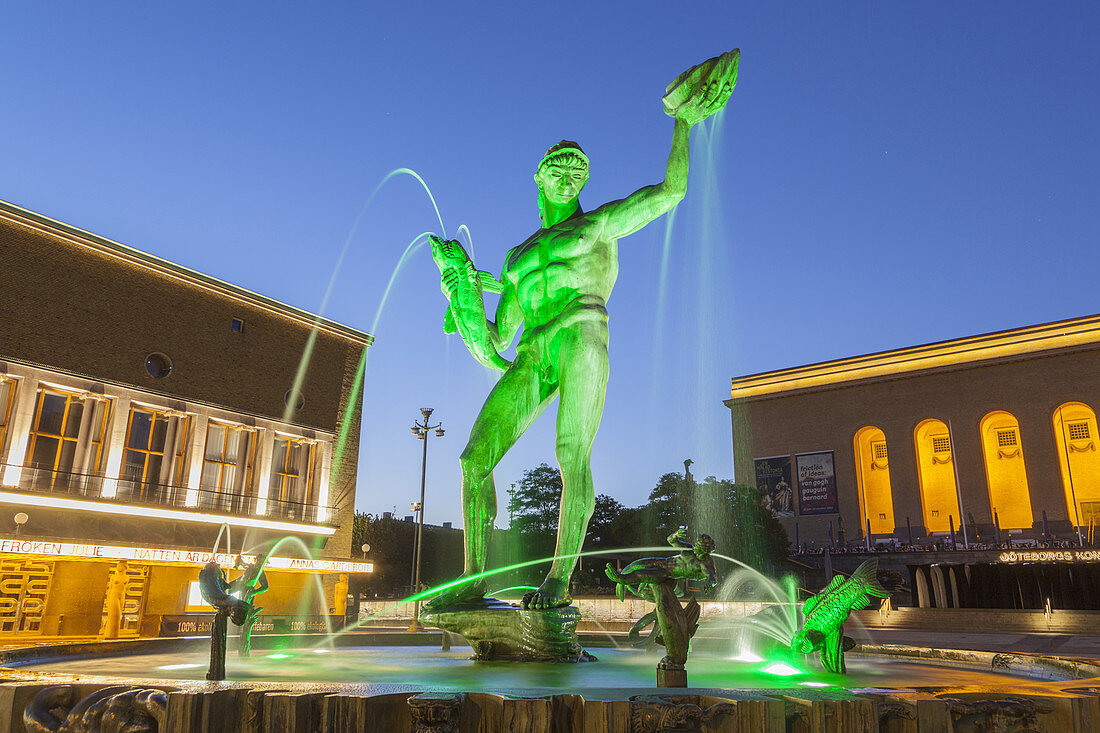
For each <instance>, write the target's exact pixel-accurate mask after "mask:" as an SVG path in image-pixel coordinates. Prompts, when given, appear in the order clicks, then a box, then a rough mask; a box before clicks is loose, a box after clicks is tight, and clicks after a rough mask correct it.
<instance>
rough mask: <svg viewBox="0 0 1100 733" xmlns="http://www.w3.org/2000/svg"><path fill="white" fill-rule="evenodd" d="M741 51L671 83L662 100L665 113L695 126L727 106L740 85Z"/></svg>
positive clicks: (736, 50) (713, 61) (718, 58)
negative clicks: (738, 72) (738, 80)
mask: <svg viewBox="0 0 1100 733" xmlns="http://www.w3.org/2000/svg"><path fill="white" fill-rule="evenodd" d="M740 60H741V51H740V49H736V48H735V49H733V50H732V51H727V52H726V53H724V54H722V55H721V56H715V57H714V58H712V59H707V60H706V61H704V62H703V63H701V64H697V65H696V66H693V67H691V68H690V69H688V70H687V71H685V72H684V73H682V74H680V75H679V76H678V77H676V78H675V79H673V80H672V83H671V84H669V85H668V87H666V88H665V94H664V96H663V97H662V98H661V102H662V103H663V104H664V108H665V114H667V115H669V116H670V117H676V118H678V119H682V120H684V121H685V122H687V123H688V124H691V125H694V124H695V123H697V122H701V121H702V120H705V119H706V118H707V117H710V116H711V115H712V114H714V113H715V112H717V111H718V110H720V109H722V108H723V107H725V106H726V102H728V101H729V98H730V95H731V94H733V88H734V87H735V86H736V85H737V68H738V64H739V63H740Z"/></svg>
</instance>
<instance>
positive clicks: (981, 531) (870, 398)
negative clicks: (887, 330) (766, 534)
mask: <svg viewBox="0 0 1100 733" xmlns="http://www.w3.org/2000/svg"><path fill="white" fill-rule="evenodd" d="M725 404H726V405H727V406H728V407H729V408H730V414H731V420H732V426H733V448H734V470H735V473H736V476H737V478H738V481H740V482H742V483H748V482H750V481H752V482H754V483H756V485H757V486H758V487H760V488H761V489H762V490H763V492H764V494H765V496H766V497H767V498H766V501H770V502H772V504H773V511H776V513H777V515H779V518H780V521H781V522H782V523H783V524H784V525H785V526H786V528H787V530H788V533H789V534H790V536H791V538H792V540H793V541H795V542H796V544H798V545H803V544H805V545H807V546H809V547H818V548H820V547H822V546H825V545H835V544H836V543H837V542H838V540H839V539H840V537H841V536H842V534H843V536H844V537H845V538H846V539H847V540H848V541H851V540H859V541H864V542H868V543H875V542H884V541H890V540H893V541H895V542H898V543H926V542H930V541H936V540H938V539H941V538H945V537H947V536H948V535H951V534H952V533H954V535H955V539H956V541H957V542H959V543H960V544H961V543H962V542H963V532H964V527H963V524H964V523H965V533H966V540H967V541H968V542H971V543H973V542H986V543H992V542H995V541H996V542H1000V543H1005V542H1009V543H1017V544H1025V543H1030V542H1033V541H1034V542H1050V541H1054V540H1058V539H1064V540H1067V541H1072V542H1073V543H1074V544H1075V545H1076V544H1080V543H1082V542H1083V543H1084V544H1089V543H1090V542H1091V538H1092V534H1093V531H1094V529H1095V526H1096V524H1098V523H1100V450H1098V447H1100V446H1098V437H1097V424H1096V413H1095V410H1096V408H1097V405H1098V404H1100V317H1098V316H1090V317H1086V318H1077V319H1071V320H1066V321H1059V322H1056V323H1048V324H1043V325H1038V326H1032V327H1027V328H1019V329H1013V330H1009V331H1002V332H997V333H992V334H985V335H982V336H975V337H969V338H961V339H955V340H951V341H944V342H940V343H934V344H928V345H924V346H916V347H912V348H907V349H898V350H894V351H887V352H882V353H877V354H870V355H866V356H858V357H853V358H850V359H840V360H836V361H830V362H825V363H821V364H813V365H809V366H804V367H796V368H792V369H784V370H779V371H773V372H767V373H763V374H755V375H751V376H745V377H738V378H735V379H734V380H733V383H732V391H731V396H730V399H729V400H728V401H727V402H726V403H725Z"/></svg>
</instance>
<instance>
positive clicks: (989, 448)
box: [978, 410, 1035, 529]
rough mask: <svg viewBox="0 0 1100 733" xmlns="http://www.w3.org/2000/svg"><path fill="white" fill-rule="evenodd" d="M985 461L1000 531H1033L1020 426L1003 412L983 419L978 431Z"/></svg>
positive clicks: (997, 412)
mask: <svg viewBox="0 0 1100 733" xmlns="http://www.w3.org/2000/svg"><path fill="white" fill-rule="evenodd" d="M978 431H979V433H980V434H981V437H982V455H983V456H984V457H985V482H986V484H987V485H988V486H989V506H990V507H992V509H993V511H994V513H995V514H996V516H997V524H998V526H1000V528H1001V529H1031V526H1032V523H1033V522H1034V521H1035V519H1034V517H1033V516H1032V513H1031V493H1030V491H1028V487H1027V472H1026V471H1025V470H1024V448H1023V441H1022V440H1021V439H1020V422H1019V421H1018V420H1017V419H1016V418H1015V417H1014V416H1012V415H1011V414H1009V413H1007V412H1004V411H1002V410H997V411H995V412H991V413H989V414H988V415H986V416H985V417H983V418H982V422H981V424H980V426H979V428H978Z"/></svg>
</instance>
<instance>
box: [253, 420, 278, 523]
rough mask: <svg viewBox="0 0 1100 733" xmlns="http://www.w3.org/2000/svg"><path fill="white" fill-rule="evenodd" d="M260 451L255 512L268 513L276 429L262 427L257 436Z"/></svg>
mask: <svg viewBox="0 0 1100 733" xmlns="http://www.w3.org/2000/svg"><path fill="white" fill-rule="evenodd" d="M256 440H257V441H258V442H257V446H258V448H259V451H260V468H259V471H258V472H257V473H258V475H257V476H256V507H255V509H253V512H254V513H255V514H259V515H264V514H267V492H268V489H269V488H270V486H271V454H272V452H273V451H274V450H275V431H274V430H269V429H266V428H264V429H262V430H261V431H260V432H259V434H258V435H257V436H256Z"/></svg>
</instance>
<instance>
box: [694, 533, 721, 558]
mask: <svg viewBox="0 0 1100 733" xmlns="http://www.w3.org/2000/svg"><path fill="white" fill-rule="evenodd" d="M714 548H715V544H714V540H712V539H711V537H710V535H709V534H701V535H699V537H698V538H697V539H696V540H695V546H694V547H693V548H692V549H693V550H695V555H696V556H697V557H699V558H705V557H709V556H710V553H712V552H714Z"/></svg>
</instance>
